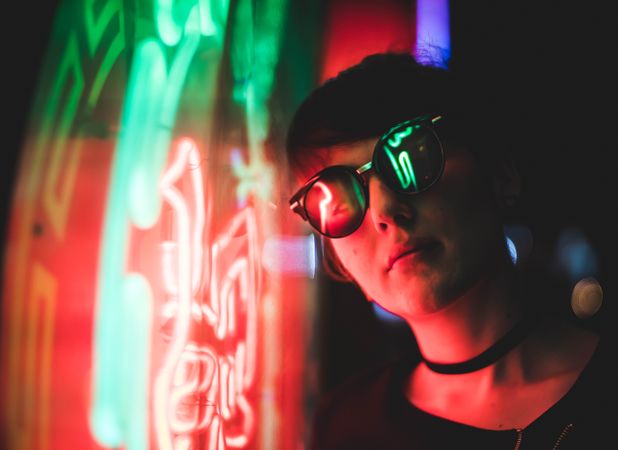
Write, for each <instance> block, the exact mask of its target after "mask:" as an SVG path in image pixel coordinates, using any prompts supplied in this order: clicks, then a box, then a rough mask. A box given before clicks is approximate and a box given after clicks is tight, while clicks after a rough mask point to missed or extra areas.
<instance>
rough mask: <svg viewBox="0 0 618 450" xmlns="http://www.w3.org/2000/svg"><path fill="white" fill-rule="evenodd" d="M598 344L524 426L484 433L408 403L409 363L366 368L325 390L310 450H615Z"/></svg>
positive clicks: (616, 433)
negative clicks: (560, 392) (568, 383)
mask: <svg viewBox="0 0 618 450" xmlns="http://www.w3.org/2000/svg"><path fill="white" fill-rule="evenodd" d="M613 348H614V347H613V346H609V345H601V344H599V345H598V346H597V349H596V350H595V353H594V354H593V356H592V358H591V359H590V361H589V362H588V364H587V366H586V367H585V369H584V370H583V371H582V373H581V374H580V376H579V377H578V379H577V381H576V382H575V384H574V385H573V387H572V388H571V389H570V390H569V391H568V392H567V393H566V394H565V395H564V396H563V397H562V398H561V399H560V400H559V401H558V402H557V403H556V404H555V405H554V406H553V407H551V408H550V409H549V410H547V411H546V412H545V413H544V414H542V415H541V416H540V417H539V418H537V419H536V420H535V421H534V422H532V423H531V424H530V425H528V426H527V427H526V428H524V429H523V430H514V429H510V430H503V431H502V430H500V431H494V430H486V429H481V428H476V427H473V426H469V425H464V424H461V423H457V422H452V421H450V420H446V419H443V418H440V417H437V416H434V415H431V414H428V413H426V412H424V411H421V410H420V409H418V408H416V407H414V405H412V404H411V403H410V402H409V401H408V400H407V399H406V397H405V394H404V384H405V382H406V380H407V378H408V376H409V374H410V373H411V370H412V369H413V367H414V365H415V364H416V362H413V361H404V360H401V361H396V362H393V363H389V364H388V365H386V366H382V367H381V368H379V369H373V370H368V371H366V372H364V373H362V374H360V375H358V376H355V377H353V378H352V379H350V380H349V381H348V382H346V383H344V384H343V385H342V386H340V387H339V388H337V389H336V390H335V391H333V392H332V393H330V394H329V395H327V396H326V397H325V398H324V399H323V401H322V402H321V405H320V407H319V408H318V411H317V414H316V419H315V423H314V427H313V436H312V442H311V446H310V448H311V450H404V449H405V450H451V449H453V450H454V449H457V450H462V449H474V450H484V449H487V450H489V449H491V450H508V449H516V450H552V449H556V450H575V449H577V450H597V449H598V450H604V449H608V450H609V449H618V423H617V421H616V395H615V392H616V390H615V384H616V359H615V355H614V352H613Z"/></svg>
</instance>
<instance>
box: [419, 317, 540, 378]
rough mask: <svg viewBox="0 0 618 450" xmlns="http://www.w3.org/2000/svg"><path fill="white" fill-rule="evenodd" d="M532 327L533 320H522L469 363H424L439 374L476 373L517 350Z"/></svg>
mask: <svg viewBox="0 0 618 450" xmlns="http://www.w3.org/2000/svg"><path fill="white" fill-rule="evenodd" d="M531 326H532V321H531V320H528V319H527V318H524V319H522V320H521V321H520V322H519V323H518V324H517V325H515V326H514V327H513V328H512V329H511V330H510V331H509V332H508V333H506V334H505V335H504V336H502V337H501V338H500V339H498V341H497V342H496V343H495V344H493V345H492V346H491V347H489V348H488V349H487V350H485V351H484V352H483V353H481V354H480V355H477V356H475V357H474V358H472V359H469V360H467V361H462V362H459V363H452V364H441V363H436V362H432V361H428V360H426V359H425V358H423V361H424V362H425V364H426V365H427V367H429V369H430V370H432V371H434V372H438V373H443V374H448V375H454V374H461V373H469V372H475V371H477V370H480V369H483V368H484V367H487V366H490V365H492V364H493V363H495V362H496V361H498V360H499V359H500V358H502V357H503V356H504V355H506V354H507V353H508V352H509V351H510V350H512V349H513V348H515V346H516V345H517V344H519V343H520V342H521V341H523V339H524V338H525V337H526V336H527V335H528V333H529V331H530V328H531Z"/></svg>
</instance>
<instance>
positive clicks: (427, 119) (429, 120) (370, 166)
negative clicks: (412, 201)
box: [290, 115, 445, 239]
mask: <svg viewBox="0 0 618 450" xmlns="http://www.w3.org/2000/svg"><path fill="white" fill-rule="evenodd" d="M442 118H443V116H439V115H438V116H433V117H432V116H421V117H416V118H414V119H411V120H406V121H404V122H401V123H399V124H397V125H395V126H394V127H392V128H390V129H389V130H388V131H387V132H386V133H384V134H383V135H382V136H381V137H380V138H379V139H378V140H377V141H376V144H375V146H374V148H373V153H372V157H371V161H369V162H368V163H366V164H363V165H362V166H360V167H358V168H356V169H355V168H353V167H351V166H343V165H335V166H328V167H326V168H324V169H322V170H320V171H319V172H317V173H316V174H315V175H313V176H312V177H311V178H309V180H307V181H306V182H305V184H303V186H302V187H301V188H300V189H299V190H298V191H296V193H295V194H294V195H293V196H292V197H291V198H290V209H291V210H292V211H293V212H294V213H296V214H298V215H299V216H300V217H302V219H303V220H304V221H306V222H309V223H310V224H311V226H312V228H314V229H315V230H316V231H317V232H318V233H320V234H321V235H322V236H325V237H328V238H330V239H339V238H342V237H346V236H349V235H350V234H352V233H354V232H355V231H356V230H358V228H359V227H360V225H361V224H362V223H363V221H364V220H365V215H366V214H367V210H368V209H369V186H368V184H367V181H366V180H365V177H363V174H364V173H367V172H369V171H374V172H375V173H376V174H377V175H378V176H379V177H380V179H382V180H383V182H384V184H385V185H386V186H388V187H389V189H391V190H393V192H395V193H397V194H401V195H405V196H413V195H417V194H421V193H423V192H425V191H427V190H428V189H429V188H431V187H432V186H433V185H434V184H435V183H437V182H438V180H439V179H440V178H442V173H443V172H444V165H445V157H444V147H443V145H442V141H441V140H440V138H439V137H438V135H437V133H436V132H435V130H434V124H435V123H436V122H438V121H439V120H441V119H442ZM411 124H418V125H425V126H426V127H427V129H428V130H429V131H430V132H431V133H432V134H433V135H434V137H435V139H436V142H437V143H438V145H439V148H440V153H441V155H442V165H441V167H440V172H439V173H438V174H437V175H436V177H435V179H434V180H433V181H432V182H431V184H429V185H427V186H425V187H424V188H423V189H421V190H418V191H414V192H399V191H397V190H395V189H394V188H393V187H392V186H390V184H389V183H387V182H386V181H384V179H383V178H382V177H381V176H380V172H379V171H378V170H377V168H378V166H377V164H376V161H377V155H378V146H381V144H382V142H384V141H385V140H387V139H390V138H391V133H392V132H393V130H396V129H399V128H401V127H404V126H407V125H411ZM332 171H337V172H341V171H343V172H347V173H348V174H350V175H352V177H353V178H355V179H357V180H358V181H359V183H360V186H361V187H362V191H363V195H364V196H365V200H366V201H365V205H366V206H365V208H364V210H363V214H362V216H361V218H360V221H359V224H358V226H357V227H356V228H354V229H353V230H352V231H350V232H349V233H347V234H344V235H342V236H329V235H327V234H324V233H322V232H321V231H320V230H319V229H318V228H317V227H316V226H315V225H313V223H311V220H310V219H309V215H308V214H307V210H306V207H305V199H306V197H307V194H308V192H309V190H310V189H311V188H312V187H313V185H314V184H315V183H316V182H318V181H319V180H320V178H322V176H324V175H325V174H328V173H329V172H332Z"/></svg>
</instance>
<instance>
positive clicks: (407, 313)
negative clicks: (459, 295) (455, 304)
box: [393, 287, 452, 318]
mask: <svg viewBox="0 0 618 450" xmlns="http://www.w3.org/2000/svg"><path fill="white" fill-rule="evenodd" d="M403 292H404V290H402V291H401V292H400V293H399V295H396V301H395V307H394V308H393V312H394V313H395V314H398V315H400V316H402V317H406V318H414V317H423V316H428V315H431V314H434V313H436V312H438V311H441V310H443V309H444V308H446V307H447V306H448V305H450V304H451V303H452V302H451V301H449V300H448V299H447V298H445V297H443V296H440V295H436V290H434V289H433V288H425V289H422V288H421V289H419V288H418V287H415V288H413V289H408V290H406V291H405V292H407V295H406V294H403Z"/></svg>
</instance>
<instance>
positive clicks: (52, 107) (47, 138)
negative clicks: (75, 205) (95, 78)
mask: <svg viewBox="0 0 618 450" xmlns="http://www.w3.org/2000/svg"><path fill="white" fill-rule="evenodd" d="M84 85H85V80H84V73H83V68H82V65H81V61H80V58H79V46H78V43H77V36H76V35H75V34H74V33H72V34H71V35H70V36H69V38H68V39H67V43H66V49H65V51H64V54H63V55H62V59H61V60H60V63H59V65H58V69H57V76H56V78H55V79H54V81H53V84H52V87H51V89H50V93H49V97H48V101H47V103H46V105H45V109H44V111H43V115H42V116H43V118H42V123H41V128H40V130H39V132H38V136H37V143H36V146H37V149H41V148H45V147H50V146H52V145H53V148H52V149H51V150H52V153H53V154H54V155H56V154H58V155H62V154H64V153H65V152H66V151H67V149H68V145H67V137H68V136H69V135H70V133H71V130H72V128H73V127H74V125H75V117H76V115H77V110H78V107H79V101H80V98H81V97H82V93H83V90H84ZM58 118H59V119H58ZM45 153H46V152H45V151H41V150H37V151H36V154H40V155H43V154H45ZM59 159H61V157H59ZM67 190H68V192H71V193H72V192H73V188H72V187H71V186H67ZM68 200H69V199H67V201H68ZM51 223H52V225H53V227H54V231H55V232H56V234H57V235H58V236H60V235H61V230H60V227H58V226H57V223H56V222H55V221H52V222H51Z"/></svg>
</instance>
